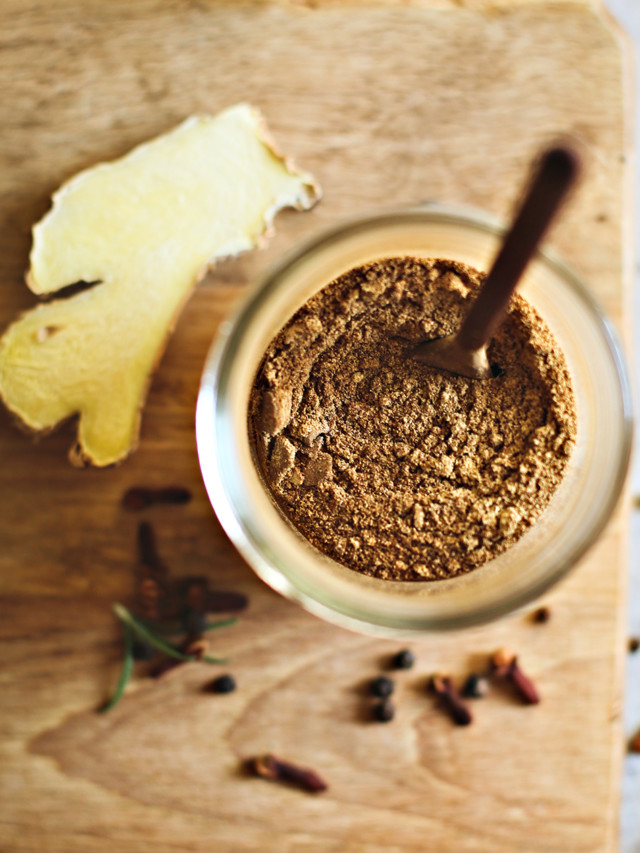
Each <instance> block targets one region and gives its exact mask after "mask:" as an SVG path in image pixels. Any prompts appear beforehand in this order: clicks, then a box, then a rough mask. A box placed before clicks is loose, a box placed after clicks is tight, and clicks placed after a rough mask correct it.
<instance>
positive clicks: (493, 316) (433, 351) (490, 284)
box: [411, 145, 581, 379]
mask: <svg viewBox="0 0 640 853" xmlns="http://www.w3.org/2000/svg"><path fill="white" fill-rule="evenodd" d="M580 168H581V163H580V157H579V155H578V152H577V151H576V150H575V149H574V148H573V147H571V146H569V145H558V146H555V147H553V148H551V149H549V150H547V151H546V152H545V153H544V154H543V155H542V158H541V160H540V165H539V168H538V171H537V173H536V175H535V177H534V178H533V181H532V183H531V185H530V186H529V189H528V191H527V193H526V195H525V197H524V201H523V202H522V205H521V207H520V210H519V212H518V214H517V216H516V218H515V220H514V222H513V224H512V226H511V229H510V230H509V232H508V234H507V236H506V237H505V240H504V243H503V245H502V248H501V249H500V252H499V253H498V256H497V257H496V259H495V261H494V263H493V266H492V268H491V270H490V272H489V274H488V276H487V278H486V280H485V283H484V285H483V286H482V289H481V291H480V293H479V294H478V296H477V297H476V299H475V301H474V303H473V304H472V306H471V308H470V309H469V312H468V314H467V316H466V317H465V319H464V321H463V323H462V326H461V327H460V329H459V330H458V331H457V332H455V333H454V334H452V335H448V336H447V337H446V338H438V339H437V340H433V341H425V342H424V343H421V344H418V346H417V347H416V348H415V350H414V351H413V352H412V353H411V357H412V358H415V359H417V360H418V361H421V362H423V363H424V364H428V365H429V366H430V367H438V368H441V369H442V370H448V371H450V372H451V373H457V374H459V375H461V376H468V377H470V378H471V379H489V378H491V376H492V372H491V367H490V366H489V359H488V358H487V344H488V343H489V341H490V340H491V338H492V336H493V335H494V333H495V331H496V330H497V328H498V326H499V325H500V323H501V322H502V320H503V318H504V315H505V313H506V310H507V307H508V305H509V300H510V299H511V295H512V294H513V291H514V290H515V289H516V285H517V284H518V282H519V281H520V278H521V277H522V274H523V272H524V270H525V268H526V266H527V264H528V263H529V261H530V260H531V257H532V255H533V254H534V253H535V251H536V249H537V247H538V245H539V243H540V241H541V240H542V237H543V235H544V233H545V232H546V230H547V228H548V227H549V225H550V224H551V221H552V220H553V218H554V217H555V215H556V213H557V212H558V210H559V208H560V206H561V204H562V202H563V201H564V199H565V197H566V195H567V193H568V191H569V189H570V188H571V186H572V185H573V184H574V182H575V181H576V179H577V177H578V174H579V172H580Z"/></svg>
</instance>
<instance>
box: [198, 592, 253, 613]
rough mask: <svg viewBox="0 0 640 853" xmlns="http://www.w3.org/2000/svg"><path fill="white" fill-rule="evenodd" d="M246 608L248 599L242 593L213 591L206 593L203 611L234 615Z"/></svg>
mask: <svg viewBox="0 0 640 853" xmlns="http://www.w3.org/2000/svg"><path fill="white" fill-rule="evenodd" d="M248 606H249V599H248V598H247V596H246V595H244V593H242V592H231V591H228V590H222V589H213V590H209V591H208V593H207V598H206V601H205V607H204V609H205V611H206V612H207V613H234V612H236V611H239V610H246V609H247V607H248Z"/></svg>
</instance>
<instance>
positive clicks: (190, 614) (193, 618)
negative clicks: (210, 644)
mask: <svg viewBox="0 0 640 853" xmlns="http://www.w3.org/2000/svg"><path fill="white" fill-rule="evenodd" d="M182 624H183V626H184V630H185V631H186V632H187V634H188V635H189V636H191V637H199V636H200V635H202V634H204V632H205V631H206V630H207V614H206V613H204V612H203V611H202V610H194V609H193V608H192V607H188V608H187V609H186V610H185V612H184V614H183V617H182Z"/></svg>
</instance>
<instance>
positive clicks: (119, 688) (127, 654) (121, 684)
mask: <svg viewBox="0 0 640 853" xmlns="http://www.w3.org/2000/svg"><path fill="white" fill-rule="evenodd" d="M122 631H123V633H124V658H123V660H122V669H121V671H120V678H119V680H118V684H117V685H116V689H115V691H114V693H113V696H112V697H111V699H109V701H108V702H106V703H105V704H104V705H103V706H102V707H101V708H98V711H99V712H100V713H101V714H104V713H106V712H107V711H110V710H111V709H112V708H115V706H116V705H117V704H118V702H119V701H120V700H121V699H122V697H123V696H124V690H125V687H126V686H127V684H128V682H129V679H130V678H131V671H132V670H133V634H132V632H131V628H130V627H129V625H127V624H126V623H124V624H123V625H122Z"/></svg>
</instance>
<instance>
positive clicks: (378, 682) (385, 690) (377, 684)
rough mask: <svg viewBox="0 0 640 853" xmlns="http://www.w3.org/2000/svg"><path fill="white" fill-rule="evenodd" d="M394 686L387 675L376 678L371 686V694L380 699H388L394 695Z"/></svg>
mask: <svg viewBox="0 0 640 853" xmlns="http://www.w3.org/2000/svg"><path fill="white" fill-rule="evenodd" d="M393 688H394V684H393V681H392V680H391V679H390V678H387V676H386V675H380V676H378V678H374V679H373V681H372V682H371V684H370V689H371V693H372V694H373V695H374V696H377V697H378V699H386V698H387V696H391V694H392V693H393Z"/></svg>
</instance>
